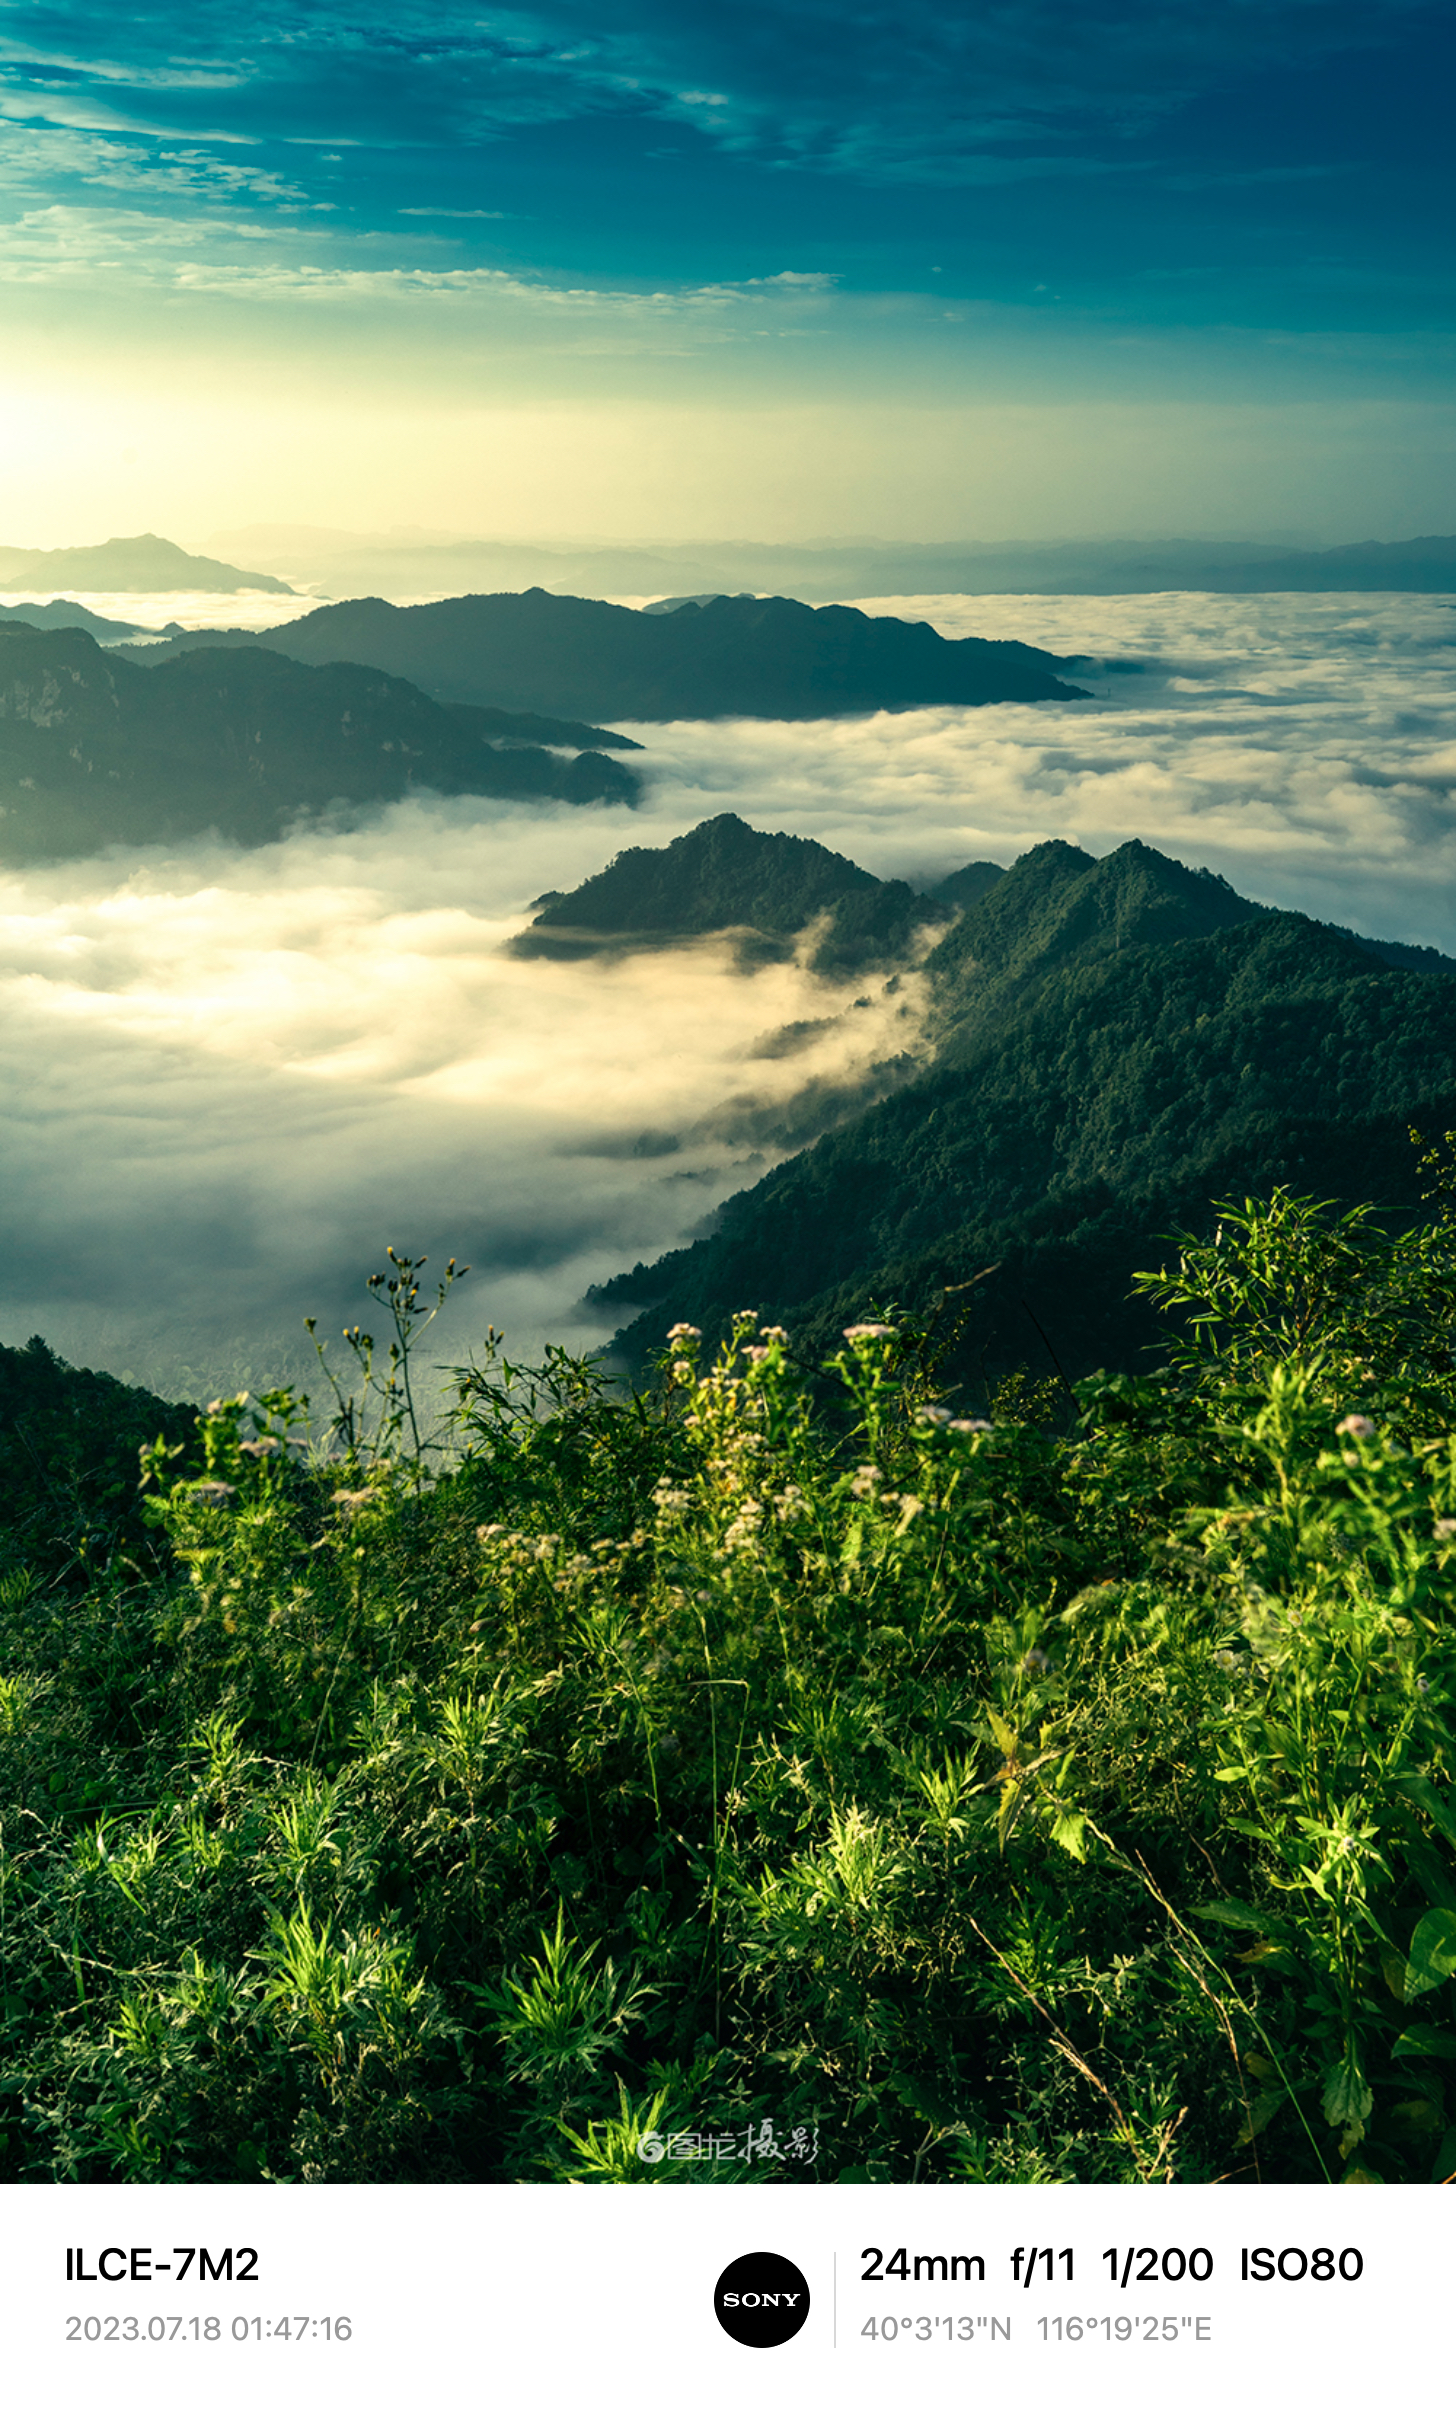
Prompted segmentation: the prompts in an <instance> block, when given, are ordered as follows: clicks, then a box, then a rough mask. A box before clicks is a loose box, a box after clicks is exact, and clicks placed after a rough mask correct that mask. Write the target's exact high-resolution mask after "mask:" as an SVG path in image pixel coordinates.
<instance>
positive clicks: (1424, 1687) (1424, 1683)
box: [1416, 1678, 1431, 1695]
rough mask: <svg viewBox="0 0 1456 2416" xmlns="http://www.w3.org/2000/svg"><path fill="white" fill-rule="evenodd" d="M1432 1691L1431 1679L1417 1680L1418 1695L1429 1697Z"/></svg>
mask: <svg viewBox="0 0 1456 2416" xmlns="http://www.w3.org/2000/svg"><path fill="white" fill-rule="evenodd" d="M1430 1691H1431V1681H1430V1679H1429V1678H1417V1680H1416V1693H1417V1694H1418V1695H1428V1694H1429V1693H1430Z"/></svg>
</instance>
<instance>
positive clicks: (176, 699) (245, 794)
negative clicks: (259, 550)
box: [0, 622, 637, 863]
mask: <svg viewBox="0 0 1456 2416" xmlns="http://www.w3.org/2000/svg"><path fill="white" fill-rule="evenodd" d="M471 725H472V716H471V715H470V713H469V712H468V711H467V712H466V713H465V714H463V715H461V714H457V713H456V712H454V711H452V710H451V708H450V707H448V706H444V705H439V704H436V703H435V702H434V701H433V700H432V699H431V698H430V697H427V696H424V695H422V694H421V692H420V691H419V689H418V688H414V687H411V686H410V684H409V683H408V682H407V681H405V680H399V679H392V678H390V677H388V676H387V675H386V674H384V673H382V672H377V671H369V670H365V669H363V668H361V667H360V666H359V665H357V664H353V663H331V664H328V665H321V666H317V667H310V666H305V665H303V664H300V663H295V662H291V661H290V660H289V659H288V658H287V657H286V656H280V655H278V654H275V653H271V652H269V651H268V650H267V649H266V648H262V647H257V646H249V647H244V648H234V649H219V648H203V649H198V650H195V651H192V652H189V653H185V654H181V655H174V656H171V657H170V658H169V659H166V660H164V661H163V662H161V663H160V664H157V665H155V666H150V665H149V666H148V667H146V668H142V667H140V666H139V665H138V664H137V663H135V662H133V661H129V660H122V659H120V658H119V656H118V654H117V651H116V650H115V649H112V650H110V651H108V652H106V653H103V652H102V650H101V648H100V647H99V646H98V645H97V644H96V642H95V640H94V639H93V638H90V637H88V636H87V635H86V634H85V633H84V631H82V630H79V629H55V630H37V629H32V628H30V627H27V626H24V625H21V624H19V623H15V622H7V623H5V624H3V625H0V809H3V812H0V857H3V858H4V859H5V860H6V861H8V862H10V863H27V862H36V861H43V860H45V859H48V858H54V857H60V856H69V855H77V854H87V853H89V852H90V851H91V850H93V849H95V848H98V847H105V846H109V845H112V844H114V843H118V842H120V843H128V844H139V843H145V842H148V841H156V840H165V839H177V838H183V837H186V836H188V835H190V834H195V833H199V832H202V831H206V830H216V831H218V832H219V833H220V834H221V835H222V836H224V837H226V838H231V839H235V840H240V841H242V842H243V843H244V844H246V845H257V844H260V843H262V842H263V841H265V840H269V839H274V838H277V837H278V835H279V833H280V832H281V831H282V830H283V829H285V828H286V827H287V825H288V824H289V823H290V822H291V821H293V820H294V819H296V818H297V817H298V816H299V815H300V814H301V813H304V812H306V811H310V810H311V811H314V812H320V811H324V810H335V809H337V808H338V807H340V806H365V805H378V804H385V803H388V802H389V801H390V800H391V799H394V798H398V797H403V796H404V795H405V794H406V793H407V792H408V791H409V790H410V789H412V788H429V789H434V790H437V791H440V792H442V793H445V794H449V795H452V796H459V795H483V796H494V797H523V798H529V797H554V798H561V799H565V800H566V801H568V802H570V803H573V804H587V803H590V802H592V801H593V800H596V799H600V798H605V799H607V800H609V801H612V802H616V803H623V804H631V803H632V802H633V801H634V800H635V798H636V795H637V783H636V781H635V779H634V777H633V775H632V774H631V773H630V772H628V771H625V770H623V768H622V767H621V766H620V765H619V764H615V763H613V762H612V761H611V760H610V759H609V758H608V757H607V756H605V755H602V754H598V753H595V752H590V751H589V752H587V753H584V754H581V755H578V756H577V757H576V758H575V760H574V761H571V762H563V761H562V759H561V758H560V757H559V756H558V755H555V754H551V753H548V752H547V751H546V750H545V749H544V748H540V747H529V746H510V747H497V746H494V745H492V744H490V743H489V741H488V739H486V738H484V737H483V736H481V735H479V734H478V733H477V731H476V729H475V728H473V727H472V726H471Z"/></svg>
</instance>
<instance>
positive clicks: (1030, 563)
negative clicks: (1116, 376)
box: [211, 524, 1456, 603]
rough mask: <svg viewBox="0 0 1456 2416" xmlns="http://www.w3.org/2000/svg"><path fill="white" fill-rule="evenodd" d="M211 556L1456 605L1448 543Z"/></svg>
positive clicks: (839, 586) (706, 544) (268, 542)
mask: <svg viewBox="0 0 1456 2416" xmlns="http://www.w3.org/2000/svg"><path fill="white" fill-rule="evenodd" d="M211 543H212V544H213V545H214V546H215V547H217V548H219V549H220V550H221V551H223V552H224V553H226V554H227V555H228V556H229V557H230V558H235V559H239V560H242V561H245V562H246V561H264V562H268V563H269V564H271V565H272V567H273V568H274V569H275V570H277V571H279V572H280V573H282V574H283V575H284V576H285V577H287V578H289V579H291V580H293V581H294V582H295V583H299V582H318V583H319V584H321V585H322V586H323V587H324V588H325V589H326V590H328V592H329V593H331V594H333V595H338V596H348V595H354V596H358V595H365V594H370V595H383V596H393V597H406V596H419V595H459V594H462V593H464V592H466V591H471V592H476V593H491V592H494V591H496V590H499V589H519V588H528V587H546V588H551V589H553V590H555V591H556V592H558V593H561V592H569V593H570V594H572V595H577V596H664V597H679V596H692V597H696V598H702V597H704V596H711V595H716V594H719V593H724V592H726V593H728V594H730V595H731V594H736V593H738V592H739V591H740V590H743V589H748V590H751V591H752V592H753V593H755V594H758V595H764V594H773V595H785V596H797V597H799V598H801V599H802V600H803V601H804V602H806V603H820V602H827V601H832V600H834V599H836V598H842V597H847V596H848V597H854V596H900V595H903V596H915V595H1008V594H1009V595H1021V594H1031V595H1147V594H1156V593H1161V592H1164V591H1166V590H1180V589H1181V590H1201V591H1212V592H1213V593H1215V594H1224V595H1255V594H1264V593H1269V592H1271V591H1272V592H1282V591H1287V590H1295V591H1303V592H1312V591H1321V590H1323V591H1329V590H1341V589H1347V590H1348V589H1353V590H1356V591H1362V590H1363V591H1369V592H1377V593H1378V592H1384V593H1388V594H1389V593H1393V594H1417V595H1445V594H1451V593H1453V592H1456V536H1448V537H1440V536H1432V537H1413V538H1409V539H1405V540H1401V541H1397V542H1395V543H1369V544H1361V545H1337V546H1325V547H1315V546H1297V545H1291V544H1288V543H1284V542H1279V541H1271V542H1264V543H1256V542H1253V541H1238V540H1227V539H1224V540H1220V539H1213V538H1203V537H1166V538H1152V537H1148V538H1141V537H1139V538H1070V539H1068V538H1063V539H1057V540H1047V541H1036V542H1029V543H1028V542H1018V541H1011V542H1002V543H990V544H987V543H978V542H975V541H973V540H968V539H955V540H952V541H951V542H949V543H940V544H929V545H910V544H900V543H896V542H893V541H878V542H877V541H873V540H860V541H857V542H853V543H849V544H836V545H753V544H744V543H741V542H738V541H736V540H733V541H722V542H720V541H716V540H705V541H703V542H702V543H698V544H692V545H583V544H576V545H572V544H548V545H530V544H520V543H514V542H512V541H510V540H499V539H488V538H472V537H451V536H449V535H447V534H445V533H444V532H438V533H437V532H431V531H429V530H416V531H409V530H393V531H389V532H387V533H384V534H379V535H374V536H365V535H356V534H352V533H350V532H349V531H347V530H341V529H321V528H304V527H296V526H288V525H284V524H269V525H262V524H260V525H255V526H253V527H251V528H240V529H229V530H226V531H223V532H222V533H220V534H219V535H218V536H216V537H214V538H213V539H212V540H211Z"/></svg>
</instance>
